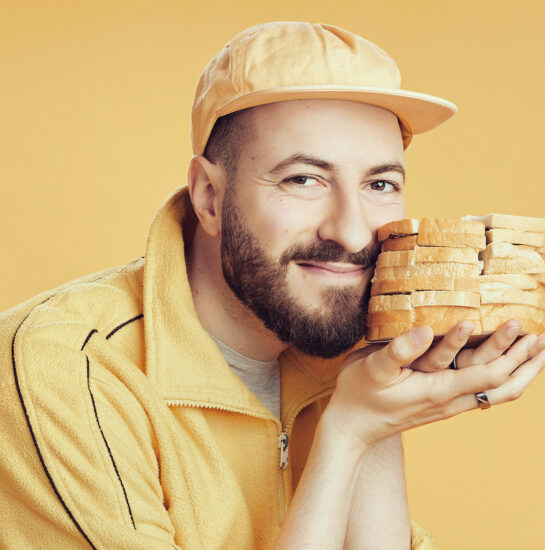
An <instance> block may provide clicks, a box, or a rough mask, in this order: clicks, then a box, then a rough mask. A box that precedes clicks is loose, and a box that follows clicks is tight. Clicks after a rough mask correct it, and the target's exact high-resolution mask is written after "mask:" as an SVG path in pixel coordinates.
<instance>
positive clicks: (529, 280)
mask: <svg viewBox="0 0 545 550" xmlns="http://www.w3.org/2000/svg"><path fill="white" fill-rule="evenodd" d="M535 277H537V275H535V276H532V275H528V274H526V273H497V274H494V275H481V276H480V277H479V282H480V284H481V285H483V284H486V283H502V284H505V285H508V286H509V287H514V288H520V290H532V289H534V288H537V280H536V279H535Z"/></svg>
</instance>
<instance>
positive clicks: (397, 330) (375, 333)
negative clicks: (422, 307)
mask: <svg viewBox="0 0 545 550" xmlns="http://www.w3.org/2000/svg"><path fill="white" fill-rule="evenodd" d="M411 327H412V324H411V323H386V324H384V325H377V326H371V327H367V334H366V336H365V339H366V340H368V341H370V342H372V341H373V340H389V339H391V338H397V337H398V336H400V335H401V334H403V333H404V332H407V331H408V330H411Z"/></svg>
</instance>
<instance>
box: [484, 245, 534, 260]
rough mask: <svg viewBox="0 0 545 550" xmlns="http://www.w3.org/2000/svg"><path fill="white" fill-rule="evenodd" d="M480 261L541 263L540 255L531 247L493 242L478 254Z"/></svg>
mask: <svg viewBox="0 0 545 550" xmlns="http://www.w3.org/2000/svg"><path fill="white" fill-rule="evenodd" d="M479 259H480V260H492V259H507V260H530V261H534V262H541V261H542V257H541V254H540V253H539V252H538V251H537V249H536V248H535V247H533V246H528V245H525V244H511V243H503V242H493V243H490V244H487V245H486V248H485V249H484V250H483V251H482V252H479Z"/></svg>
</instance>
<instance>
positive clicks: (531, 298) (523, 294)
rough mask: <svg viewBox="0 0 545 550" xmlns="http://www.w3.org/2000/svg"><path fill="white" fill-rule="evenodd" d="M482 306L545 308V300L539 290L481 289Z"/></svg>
mask: <svg viewBox="0 0 545 550" xmlns="http://www.w3.org/2000/svg"><path fill="white" fill-rule="evenodd" d="M481 303H482V304H521V305H528V306H535V307H541V308H543V307H545V299H544V297H543V295H542V294H541V293H540V292H539V291H537V290H520V289H518V288H511V289H509V290H506V289H495V290H488V289H481Z"/></svg>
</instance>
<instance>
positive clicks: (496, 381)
mask: <svg viewBox="0 0 545 550" xmlns="http://www.w3.org/2000/svg"><path fill="white" fill-rule="evenodd" d="M506 378H507V377H506V376H505V375H504V374H500V373H490V375H489V377H488V384H489V389H491V390H493V389H495V388H499V387H500V386H501V385H502V384H504V383H505V380H506Z"/></svg>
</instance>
